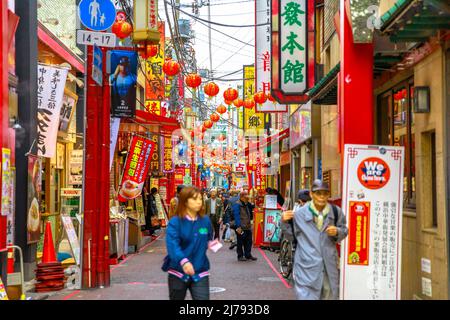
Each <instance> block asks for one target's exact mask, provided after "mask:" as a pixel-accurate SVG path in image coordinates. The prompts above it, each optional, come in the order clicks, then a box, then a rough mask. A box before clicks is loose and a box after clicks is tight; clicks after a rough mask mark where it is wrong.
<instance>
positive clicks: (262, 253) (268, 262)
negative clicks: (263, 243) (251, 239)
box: [258, 248, 292, 289]
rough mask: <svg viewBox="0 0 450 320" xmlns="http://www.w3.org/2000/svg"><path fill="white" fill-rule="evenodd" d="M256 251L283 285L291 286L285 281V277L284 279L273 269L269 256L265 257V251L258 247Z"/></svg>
mask: <svg viewBox="0 0 450 320" xmlns="http://www.w3.org/2000/svg"><path fill="white" fill-rule="evenodd" d="M258 251H259V252H260V253H261V255H262V256H263V257H264V259H265V260H266V262H267V264H268V265H269V267H270V268H271V269H272V271H273V272H274V273H275V274H276V275H277V276H278V278H279V279H280V280H281V282H283V284H284V286H285V287H286V288H288V289H291V288H292V287H291V286H290V285H289V283H287V281H286V279H284V278H283V277H282V276H281V274H280V273H279V272H278V271H277V270H276V269H275V267H274V266H273V264H272V262H270V260H269V258H267V256H266V254H265V252H264V251H263V250H262V249H261V248H258Z"/></svg>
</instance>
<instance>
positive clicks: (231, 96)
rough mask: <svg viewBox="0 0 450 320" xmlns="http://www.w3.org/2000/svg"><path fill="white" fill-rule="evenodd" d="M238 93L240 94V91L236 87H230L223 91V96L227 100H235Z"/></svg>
mask: <svg viewBox="0 0 450 320" xmlns="http://www.w3.org/2000/svg"><path fill="white" fill-rule="evenodd" d="M238 95H239V94H238V91H237V90H236V89H233V88H228V89H227V90H225V92H224V93H223V98H224V99H225V100H227V101H233V100H235V99H237V97H238Z"/></svg>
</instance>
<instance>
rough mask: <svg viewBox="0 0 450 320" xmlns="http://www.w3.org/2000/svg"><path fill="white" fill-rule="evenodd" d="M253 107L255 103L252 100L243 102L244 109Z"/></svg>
mask: <svg viewBox="0 0 450 320" xmlns="http://www.w3.org/2000/svg"><path fill="white" fill-rule="evenodd" d="M254 107H255V101H254V100H253V99H252V98H247V99H245V100H244V108H246V109H253V108H254Z"/></svg>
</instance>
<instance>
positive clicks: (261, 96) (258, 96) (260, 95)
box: [253, 91, 267, 104]
mask: <svg viewBox="0 0 450 320" xmlns="http://www.w3.org/2000/svg"><path fill="white" fill-rule="evenodd" d="M253 100H255V102H256V103H257V104H263V103H264V102H266V101H267V96H266V94H265V93H264V92H263V91H259V92H257V93H255V95H254V96H253Z"/></svg>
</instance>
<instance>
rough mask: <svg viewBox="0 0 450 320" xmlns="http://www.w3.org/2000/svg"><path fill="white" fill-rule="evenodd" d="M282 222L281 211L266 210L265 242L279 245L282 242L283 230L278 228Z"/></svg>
mask: <svg viewBox="0 0 450 320" xmlns="http://www.w3.org/2000/svg"><path fill="white" fill-rule="evenodd" d="M280 220H281V211H280V210H270V209H266V212H265V215H264V242H266V243H277V242H280V233H281V229H280V228H279V227H278V226H279V225H280Z"/></svg>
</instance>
